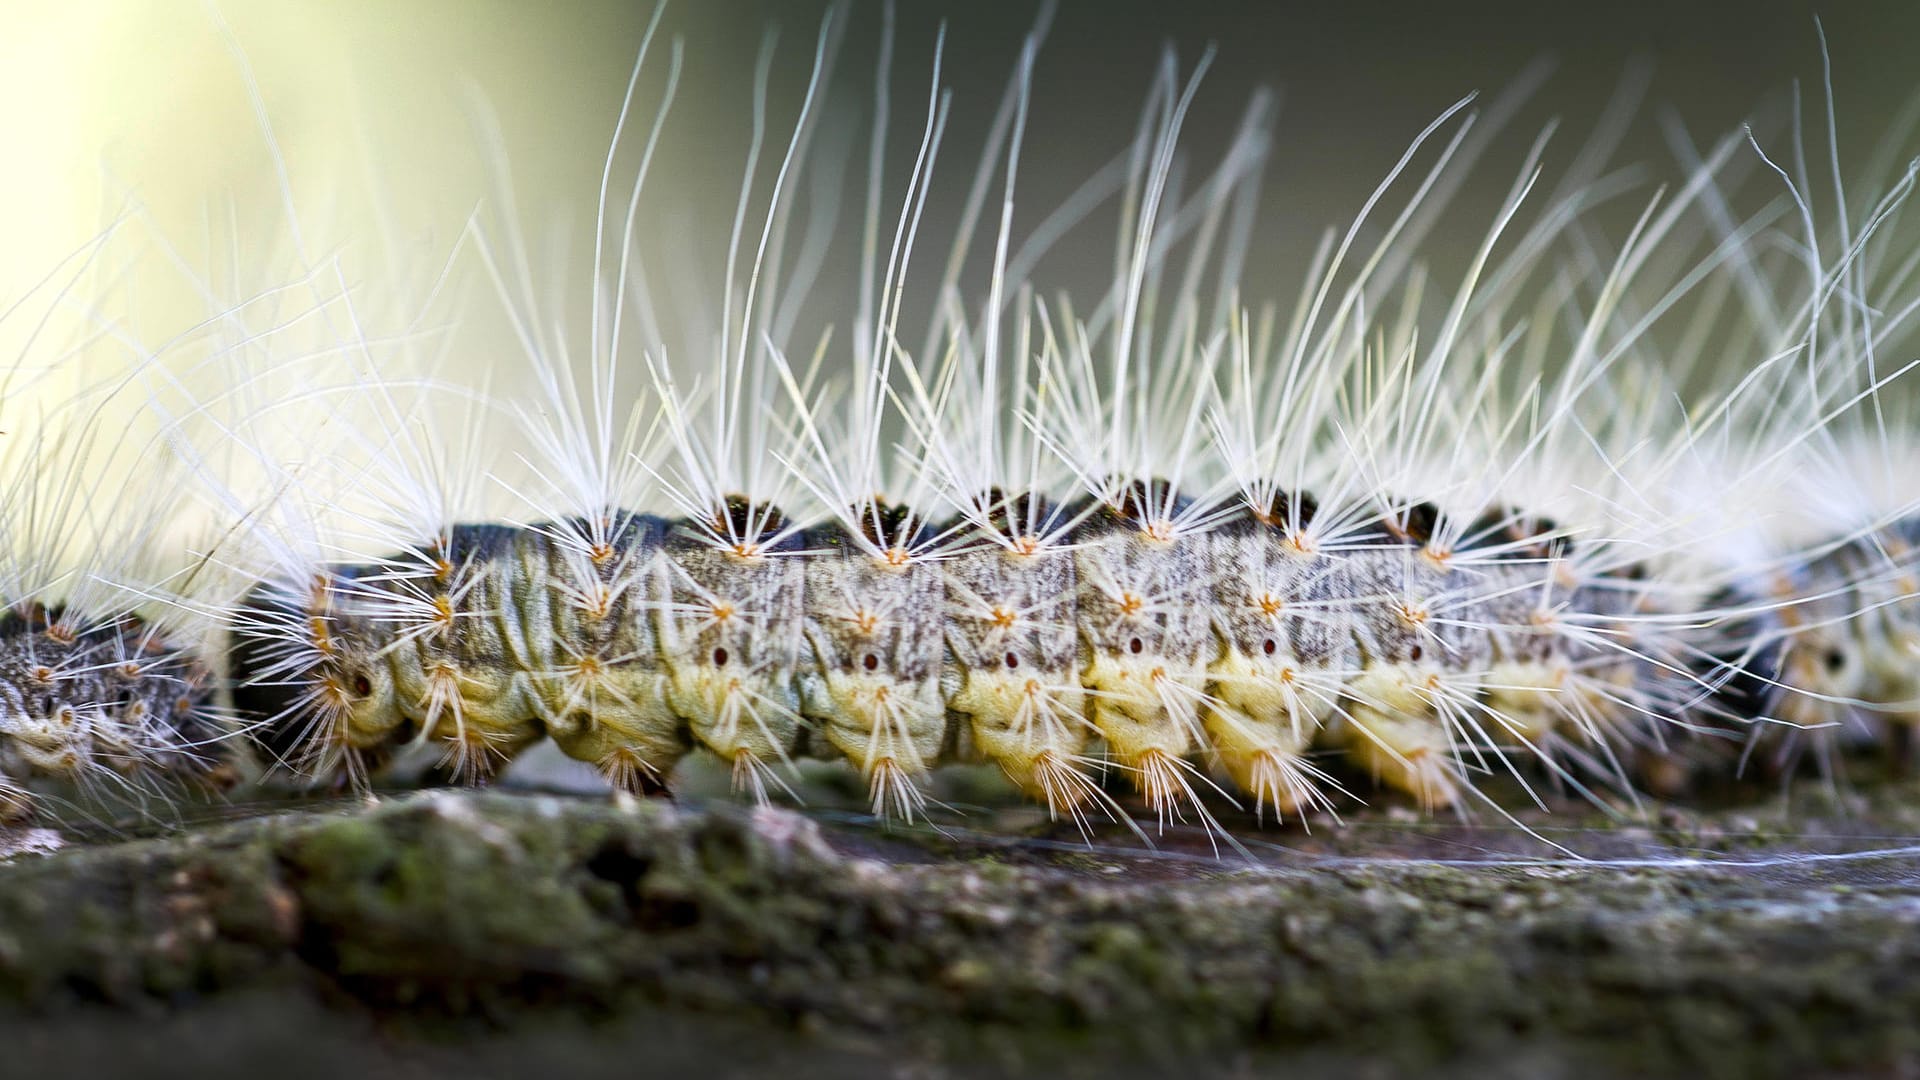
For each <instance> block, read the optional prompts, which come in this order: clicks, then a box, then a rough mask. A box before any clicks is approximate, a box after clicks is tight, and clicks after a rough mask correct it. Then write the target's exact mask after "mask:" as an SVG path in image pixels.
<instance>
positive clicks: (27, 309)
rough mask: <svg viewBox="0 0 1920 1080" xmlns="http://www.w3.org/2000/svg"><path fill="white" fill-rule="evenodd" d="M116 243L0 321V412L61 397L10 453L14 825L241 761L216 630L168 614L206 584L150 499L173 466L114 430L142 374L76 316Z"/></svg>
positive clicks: (131, 435)
mask: <svg viewBox="0 0 1920 1080" xmlns="http://www.w3.org/2000/svg"><path fill="white" fill-rule="evenodd" d="M113 238H114V230H112V229H109V230H107V231H106V232H103V233H102V234H101V235H100V236H98V237H96V238H95V239H94V240H93V241H91V242H90V243H89V244H88V245H86V246H85V247H84V248H82V249H81V250H79V251H77V252H75V253H73V254H72V255H70V256H69V257H68V258H67V259H66V260H65V261H63V262H62V263H61V264H60V265H59V266H57V267H55V269H54V270H53V271H52V272H51V273H49V274H48V275H47V276H46V277H45V278H43V279H42V280H41V281H40V282H39V283H38V285H37V286H36V287H35V288H33V289H32V290H30V291H29V292H28V293H26V294H25V295H23V296H21V297H18V298H16V299H14V300H13V301H12V302H11V303H10V304H9V306H8V307H7V309H6V311H5V313H4V316H0V329H4V330H5V331H6V333H7V340H8V342H9V345H10V347H17V350H18V351H17V352H15V353H14V354H13V356H12V357H11V361H10V366H9V369H8V373H7V375H6V376H5V378H4V379H3V380H0V400H4V401H7V402H8V403H9V404H12V403H14V402H18V401H20V400H21V399H22V398H23V397H28V396H30V395H32V394H33V393H34V392H36V391H39V392H41V396H42V397H43V398H47V399H50V400H49V401H48V402H47V403H45V404H43V405H42V406H41V407H40V408H39V409H37V410H35V409H30V408H25V407H19V408H12V409H9V410H8V413H9V420H8V428H9V430H8V431H7V433H6V435H5V441H4V446H3V447H0V560H3V561H0V819H3V820H5V821H6V822H7V823H9V824H11V823H16V822H18V821H19V820H21V819H23V818H25V817H27V816H29V815H31V814H32V813H33V812H34V811H35V810H36V808H37V806H38V805H39V804H41V803H42V802H44V801H45V800H46V799H47V798H53V797H57V795H58V793H59V792H60V791H61V790H64V791H66V792H70V793H72V794H74V795H76V796H78V798H79V799H80V800H81V802H82V804H83V805H88V804H90V805H92V806H100V805H103V804H104V805H108V806H114V805H119V806H130V807H132V808H135V809H145V808H146V807H148V806H150V805H152V804H155V803H159V802H163V801H164V800H165V799H166V798H167V797H168V795H169V794H170V793H174V792H178V791H181V790H184V789H190V788H201V789H206V788H209V787H211V786H215V781H216V780H218V779H220V775H221V774H222V773H223V772H224V763H225V761H226V759H227V758H228V757H230V754H229V753H228V752H227V751H226V750H225V749H223V747H222V740H223V738H224V736H225V735H226V734H228V732H229V728H228V726H227V724H226V714H225V712H224V710H222V709H220V708H219V707H218V706H217V704H216V702H215V692H216V689H217V676H216V671H215V668H214V664H213V662H212V660H211V658H210V657H209V655H208V653H207V651H206V646H207V645H208V644H209V642H208V640H207V639H208V637H209V633H210V631H211V630H212V626H213V624H212V622H211V621H209V620H205V619H196V618H194V617H192V616H191V615H190V614H188V613H186V612H185V611H183V610H182V609H181V608H178V607H176V606H173V605H170V604H168V603H166V602H165V601H164V599H163V600H161V601H160V602H158V603H156V602H155V600H154V594H155V593H156V592H161V591H164V590H165V589H166V587H167V586H168V585H170V584H171V585H180V584H182V583H183V582H184V581H185V580H186V579H189V578H191V577H192V576H193V574H194V573H195V569H194V568H193V567H191V566H190V565H187V566H182V565H181V560H179V559H176V558H172V557H169V556H167V555H166V554H165V547H166V545H165V541H164V539H163V537H164V533H165V530H166V529H167V527H168V525H169V522H170V518H171V516H172V514H173V513H174V512H175V511H176V510H177V508H178V507H177V504H160V505H155V504H153V503H152V502H151V501H144V502H143V501H142V500H141V499H140V498H139V492H140V491H142V490H143V489H144V488H145V487H146V486H148V485H153V484H156V483H161V482H165V481H166V480H167V479H168V473H167V467H166V465H165V463H164V458H153V457H147V456H145V455H148V454H150V453H151V450H152V447H153V445H154V444H155V442H156V437H155V436H154V435H153V434H152V433H151V432H145V433H142V432H141V431H140V429H138V428H136V429H133V430H118V431H115V430H109V427H108V425H109V423H110V421H108V420H107V419H106V417H107V416H108V415H109V413H108V408H109V405H110V403H111V399H112V398H113V397H114V396H115V394H116V393H120V392H122V391H123V390H124V388H125V386H126V385H127V381H128V378H129V375H128V372H127V371H126V370H125V365H123V364H117V363H110V364H109V365H108V366H106V368H105V370H104V371H102V370H101V361H100V358H99V357H98V356H96V355H94V353H96V352H97V351H98V350H97V349H93V348H90V347H89V339H90V338H92V337H93V336H94V335H93V334H92V333H91V332H90V330H89V328H88V327H86V326H85V324H84V321H80V322H76V321H75V320H73V319H72V318H71V317H70V314H69V312H68V311H67V310H66V306H67V305H68V304H69V303H70V302H72V301H73V300H74V298H75V296H76V294H79V293H80V291H81V290H82V289H83V288H84V283H85V282H86V281H87V280H89V279H90V278H93V277H95V276H98V275H101V274H102V272H103V271H102V269H101V265H100V264H102V263H109V262H111V261H112V257H111V256H110V255H108V254H106V253H107V252H108V251H109V249H110V248H111V242H112V240H113ZM69 385H71V386H73V387H74V389H72V390H68V389H66V387H68V386H69ZM143 434H144V443H143V439H142V435H143ZM156 462H160V463H159V464H156ZM132 507H144V508H143V509H129V508H132ZM48 782H51V784H52V787H51V789H49V786H48Z"/></svg>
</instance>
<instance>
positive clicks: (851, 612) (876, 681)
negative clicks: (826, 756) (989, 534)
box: [800, 500, 947, 819]
mask: <svg viewBox="0 0 1920 1080" xmlns="http://www.w3.org/2000/svg"><path fill="white" fill-rule="evenodd" d="M846 518H848V519H851V520H853V521H856V522H858V523H859V527H858V528H857V529H854V530H849V529H848V528H846V527H845V525H844V524H841V523H839V522H836V523H834V524H831V525H828V526H825V527H822V528H820V529H818V530H815V531H813V532H812V533H811V534H810V540H811V541H812V544H813V546H814V549H815V550H814V551H813V552H811V553H810V554H809V555H808V556H807V557H806V558H805V559H804V560H803V565H804V568H805V569H804V576H805V578H806V594H805V600H806V603H805V614H804V616H803V623H804V626H805V634H806V640H807V644H808V646H809V648H810V649H811V650H812V658H811V659H812V663H811V664H810V665H808V666H807V667H806V668H805V669H803V673H802V674H801V676H800V685H801V696H802V710H803V712H804V713H805V715H806V716H807V717H808V719H809V720H811V721H812V722H813V724H814V729H815V738H816V740H817V741H818V742H820V743H823V744H824V746H822V747H821V749H823V750H824V749H826V748H828V747H830V748H831V749H832V750H833V751H837V752H838V753H839V754H841V755H843V756H845V757H846V759H847V760H848V761H849V762H852V764H853V766H854V768H856V769H858V770H859V771H860V774H861V775H862V776H863V777H865V778H866V779H867V782H868V786H869V787H870V789H871V790H872V794H873V801H874V808H875V811H876V812H893V813H897V814H899V815H900V816H903V817H907V818H909V819H910V818H911V817H912V816H913V813H914V812H915V810H916V809H917V808H918V807H919V806H920V805H921V804H922V802H923V801H924V800H923V797H922V796H921V794H920V784H921V783H922V781H923V779H924V777H925V776H926V774H927V772H928V771H929V770H930V769H932V768H933V767H934V766H935V765H936V764H938V763H939V761H940V758H941V754H942V752H943V750H944V748H945V747H946V745H947V703H946V700H945V695H944V694H943V692H942V686H941V681H942V678H943V677H944V675H945V671H946V666H947V643H946V621H945V619H944V618H943V614H944V607H945V603H946V582H945V579H944V577H943V567H942V565H941V564H940V563H939V562H937V561H935V560H933V559H931V558H929V557H928V556H927V553H926V546H927V544H928V541H929V537H928V536H927V530H926V528H925V526H924V525H922V524H921V522H920V520H919V518H918V517H917V515H916V514H915V513H914V512H913V511H912V510H909V509H907V508H904V507H897V506H891V505H888V504H886V503H884V502H881V501H879V500H873V501H871V502H868V503H867V504H865V505H863V506H858V507H854V508H853V509H852V512H851V513H849V514H848V515H846Z"/></svg>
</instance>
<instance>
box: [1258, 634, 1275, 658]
mask: <svg viewBox="0 0 1920 1080" xmlns="http://www.w3.org/2000/svg"><path fill="white" fill-rule="evenodd" d="M1279 648H1280V646H1279V644H1278V643H1277V642H1275V641H1274V640H1273V639H1272V638H1268V639H1267V640H1265V641H1263V642H1261V643H1260V651H1261V652H1264V653H1266V654H1267V655H1268V656H1272V655H1273V654H1274V653H1275V652H1277V651H1278V650H1279Z"/></svg>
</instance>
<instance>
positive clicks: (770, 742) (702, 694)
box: [657, 497, 807, 794]
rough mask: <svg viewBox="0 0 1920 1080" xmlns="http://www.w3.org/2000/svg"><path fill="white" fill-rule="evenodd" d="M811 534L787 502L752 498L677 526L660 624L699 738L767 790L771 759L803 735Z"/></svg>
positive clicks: (679, 693)
mask: <svg viewBox="0 0 1920 1080" xmlns="http://www.w3.org/2000/svg"><path fill="white" fill-rule="evenodd" d="M806 543H807V538H806V535H805V534H804V533H803V532H801V531H800V530H799V529H797V528H796V527H794V526H792V525H790V524H789V523H788V521H787V519H786V517H785V516H784V515H783V514H782V513H781V512H780V510H779V509H777V508H776V507H774V506H772V505H770V504H767V503H764V502H754V501H752V500H749V499H746V498H743V497H736V498H730V499H728V500H726V501H725V502H724V503H723V504H722V505H721V506H720V507H719V508H718V510H717V512H716V513H715V515H714V516H713V518H712V520H709V521H706V522H701V523H693V522H680V523H678V524H676V525H674V526H672V527H670V528H669V530H668V533H667V541H666V547H665V551H664V555H665V557H664V559H663V561H662V566H663V572H664V573H665V575H666V579H667V592H666V597H665V605H664V606H663V607H662V608H661V609H660V615H659V617H658V620H659V621H658V625H659V638H660V646H661V654H662V656H663V657H664V659H665V661H666V668H667V671H668V673H669V675H670V681H669V683H668V690H667V695H668V700H669V701H670V702H671V703H672V706H673V709H674V712H675V714H676V715H678V716H679V717H680V718H681V719H682V720H683V721H685V723H686V725H687V727H688V729H689V731H690V733H691V736H692V738H693V739H694V740H696V741H697V742H698V743H699V744H700V745H704V746H705V747H707V748H708V749H709V750H712V751H713V752H714V753H716V754H718V755H720V757H721V759H722V760H724V761H726V762H727V763H729V764H730V765H732V766H733V768H734V775H735V778H736V781H737V782H738V783H740V784H743V785H747V786H749V787H751V788H752V789H753V790H754V791H755V792H756V793H760V794H764V788H763V787H761V786H760V785H761V783H762V781H763V780H764V779H765V778H766V777H768V776H770V775H771V773H770V771H769V766H771V765H773V764H775V763H778V762H784V761H788V760H789V759H790V756H791V754H792V753H793V752H794V750H795V748H796V746H797V744H798V742H799V733H800V730H801V690H800V686H799V681H798V680H799V675H800V672H801V671H802V670H805V669H804V668H803V667H802V659H803V657H804V655H805V652H806V639H805V627H804V623H803V614H804V612H805V610H806V586H807V582H806V577H805V568H804V567H803V565H802V563H801V561H800V553H801V552H802V551H803V550H805V547H806ZM667 764H670V762H669V763H667ZM664 777H665V772H664V771H661V772H659V773H658V777H657V779H658V780H659V781H664Z"/></svg>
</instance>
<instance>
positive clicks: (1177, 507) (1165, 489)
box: [1070, 480, 1218, 823]
mask: <svg viewBox="0 0 1920 1080" xmlns="http://www.w3.org/2000/svg"><path fill="white" fill-rule="evenodd" d="M1192 510H1193V504H1192V503H1191V501H1190V500H1188V499H1186V498H1184V497H1183V496H1181V495H1180V494H1179V493H1178V492H1176V491H1175V490H1174V489H1173V487H1172V485H1170V484H1168V483H1167V482H1166V481H1165V480H1150V481H1142V482H1136V483H1129V484H1125V485H1121V486H1118V487H1117V489H1116V490H1114V491H1112V492H1111V493H1110V494H1108V495H1105V496H1103V497H1100V498H1097V499H1089V500H1088V501H1086V502H1085V503H1083V504H1081V505H1080V506H1079V507H1077V508H1075V512H1074V513H1073V515H1072V516H1073V517H1075V518H1077V519H1080V520H1079V523H1078V524H1077V525H1075V526H1074V529H1073V531H1072V532H1071V533H1070V538H1071V540H1072V543H1073V546H1074V551H1073V560H1074V573H1075V577H1076V579H1077V580H1076V588H1075V602H1076V608H1077V610H1076V615H1077V622H1078V627H1079V631H1080V640H1081V658H1082V659H1081V663H1082V667H1081V674H1080V683H1081V686H1082V687H1083V688H1085V690H1086V695H1087V698H1086V702H1087V704H1086V708H1087V718H1088V720H1089V721H1090V722H1091V723H1092V724H1093V726H1094V728H1095V729H1096V730H1098V731H1099V733H1100V735H1101V737H1102V739H1103V740H1104V741H1105V743H1106V746H1107V749H1108V752H1109V753H1110V754H1111V755H1112V758H1113V760H1114V762H1115V763H1116V764H1117V765H1119V766H1120V768H1122V769H1124V770H1126V771H1127V772H1128V773H1129V774H1131V775H1132V776H1133V778H1134V780H1135V782H1136V783H1137V784H1138V786H1139V788H1140V791H1141V793H1142V795H1144V796H1145V798H1146V800H1147V802H1148V804H1149V805H1150V806H1151V807H1152V808H1153V809H1154V811H1155V812H1156V813H1157V814H1158V815H1159V816H1160V819H1161V821H1162V822H1163V823H1164V822H1165V821H1166V820H1167V819H1168V818H1169V817H1170V816H1173V815H1175V814H1177V813H1179V806H1180V804H1181V803H1192V804H1193V805H1194V807H1195V809H1196V810H1197V811H1198V812H1200V813H1202V814H1204V813H1205V811H1204V810H1200V808H1199V803H1198V800H1197V799H1196V798H1195V797H1194V793H1193V790H1192V785H1191V784H1190V783H1189V781H1188V779H1187V775H1186V774H1187V773H1188V772H1190V771H1191V769H1190V767H1189V766H1187V764H1186V762H1187V759H1188V758H1190V757H1193V756H1195V755H1196V754H1197V753H1199V752H1200V751H1201V750H1202V749H1203V748H1204V747H1205V743H1206V740H1205V735H1204V732H1203V729H1202V724H1201V713H1202V710H1203V706H1204V702H1205V700H1206V688H1207V682H1208V672H1207V667H1208V665H1209V664H1210V663H1211V662H1212V661H1213V660H1214V658H1215V654H1216V652H1217V650H1218V643H1217V641H1218V639H1217V638H1216V636H1215V634H1214V631H1213V626H1212V621H1211V616H1210V613H1209V611H1208V607H1207V603H1206V600H1207V591H1208V583H1209V573H1208V570H1209V568H1208V567H1207V566H1206V564H1205V562H1204V558H1203V557H1204V555H1205V553H1206V552H1205V550H1204V549H1203V547H1202V544H1201V543H1200V536H1201V535H1202V534H1200V533H1199V532H1197V531H1189V527H1188V526H1187V525H1186V519H1187V518H1188V517H1189V516H1190V514H1191V512H1192Z"/></svg>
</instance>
